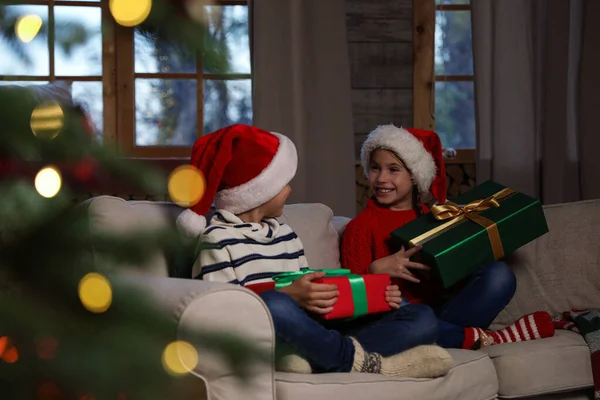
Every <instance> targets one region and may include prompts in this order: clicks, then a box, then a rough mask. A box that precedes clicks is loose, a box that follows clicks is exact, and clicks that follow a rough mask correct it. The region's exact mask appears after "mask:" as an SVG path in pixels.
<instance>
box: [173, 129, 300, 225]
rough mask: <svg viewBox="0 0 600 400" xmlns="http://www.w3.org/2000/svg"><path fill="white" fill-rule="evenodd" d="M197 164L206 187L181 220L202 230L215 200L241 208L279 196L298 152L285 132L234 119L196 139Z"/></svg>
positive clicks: (239, 210) (231, 209) (222, 205)
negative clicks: (234, 122)
mask: <svg viewBox="0 0 600 400" xmlns="http://www.w3.org/2000/svg"><path fill="white" fill-rule="evenodd" d="M191 165H193V166H194V167H196V168H198V169H199V170H200V171H201V172H202V174H203V175H204V178H205V180H206V189H205V192H204V195H203V196H202V198H201V199H200V201H199V202H198V203H197V204H195V205H193V206H192V207H191V208H190V209H188V210H185V211H184V212H182V213H181V214H180V215H179V217H178V218H177V226H178V228H179V229H181V230H182V231H183V232H184V233H186V234H188V235H190V236H197V235H199V234H201V233H202V232H203V231H204V228H205V227H206V219H205V218H204V215H205V214H206V213H207V212H208V211H209V209H210V207H211V205H212V203H213V201H214V203H215V206H216V208H217V209H224V210H227V211H229V212H231V213H233V214H240V213H243V212H246V211H249V210H252V209H253V208H256V207H258V206H260V205H262V204H264V203H266V202H268V201H269V200H271V199H272V198H274V197H275V196H277V194H278V193H279V192H280V191H281V190H282V189H283V188H284V187H285V186H286V185H287V184H288V183H289V182H290V181H291V180H292V178H293V177H294V175H296V168H297V166H298V155H297V153H296V147H295V146H294V143H293V142H292V141H291V140H290V139H288V138H287V137H285V136H283V135H281V134H279V133H275V132H267V131H265V130H262V129H259V128H256V127H253V126H247V125H232V126H229V127H227V128H223V129H220V130H218V131H215V132H213V133H210V134H208V135H205V136H202V137H201V138H199V139H198V140H196V143H194V147H193V149H192V157H191Z"/></svg>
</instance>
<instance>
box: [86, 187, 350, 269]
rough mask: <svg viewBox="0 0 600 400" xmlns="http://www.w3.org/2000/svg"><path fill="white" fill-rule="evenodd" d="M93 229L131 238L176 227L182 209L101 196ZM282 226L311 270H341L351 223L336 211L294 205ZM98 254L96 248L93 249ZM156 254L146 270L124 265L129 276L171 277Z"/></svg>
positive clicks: (165, 260) (93, 209) (93, 203)
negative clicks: (343, 239) (342, 240)
mask: <svg viewBox="0 0 600 400" xmlns="http://www.w3.org/2000/svg"><path fill="white" fill-rule="evenodd" d="M83 206H85V207H87V209H88V214H89V218H90V224H91V226H90V229H96V230H100V231H103V232H108V233H115V234H127V233H131V232H135V231H136V230H138V229H140V228H142V229H144V228H147V229H161V228H167V227H172V226H174V224H175V220H176V218H177V216H178V215H179V213H181V211H183V209H182V208H180V207H178V206H176V205H174V204H173V203H165V202H152V201H126V200H124V199H121V198H119V197H113V196H98V197H94V198H92V199H89V200H88V201H86V202H85V203H84V204H83ZM279 220H280V222H283V223H287V224H289V225H290V226H291V227H292V228H293V229H294V230H295V231H296V233H297V234H298V237H299V238H300V240H301V241H302V243H303V244H304V251H305V253H306V257H307V259H308V263H309V265H310V267H311V268H339V267H340V253H339V236H338V231H339V230H341V229H343V226H344V225H345V223H346V222H347V221H348V219H347V218H343V217H334V216H333V211H332V210H331V209H330V208H329V207H327V206H325V205H323V204H317V203H311V204H290V205H286V206H285V207H284V211H283V216H282V217H281V218H279ZM91 251H92V253H93V252H94V249H93V245H92V248H91ZM148 251H149V252H152V254H151V255H150V258H149V261H148V264H147V265H146V266H145V268H141V266H136V265H122V266H119V267H118V268H119V269H123V270H126V271H127V272H134V273H141V274H147V275H153V276H168V275H169V272H168V271H169V270H170V268H169V262H170V260H171V258H170V257H169V255H168V254H165V253H164V252H163V251H161V250H159V249H151V248H149V249H148Z"/></svg>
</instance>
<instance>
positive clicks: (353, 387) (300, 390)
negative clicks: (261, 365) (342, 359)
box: [275, 350, 498, 400]
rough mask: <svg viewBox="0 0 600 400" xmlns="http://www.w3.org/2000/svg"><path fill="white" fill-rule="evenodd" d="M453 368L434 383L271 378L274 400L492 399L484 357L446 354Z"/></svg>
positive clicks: (354, 376) (356, 377) (365, 377)
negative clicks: (273, 381)
mask: <svg viewBox="0 0 600 400" xmlns="http://www.w3.org/2000/svg"><path fill="white" fill-rule="evenodd" d="M450 353H451V354H452V357H453V358H454V367H453V368H452V369H451V370H450V372H449V373H448V375H446V376H444V377H441V378H437V379H408V378H389V377H385V376H382V375H374V374H359V373H350V374H345V373H336V374H312V375H304V374H289V373H283V372H278V373H276V375H275V382H276V387H277V398H278V399H282V400H305V399H345V400H353V399H356V400H364V399H368V398H370V397H372V394H373V393H377V396H376V398H377V400H388V399H389V400H402V399H410V400H415V399H428V400H435V399H444V400H452V399H457V400H459V399H460V400H464V399H478V400H486V399H495V398H496V393H497V391H498V380H497V377H496V373H495V371H494V366H493V364H492V362H491V360H490V359H489V358H488V356H487V355H486V354H485V353H482V352H476V351H465V350H450Z"/></svg>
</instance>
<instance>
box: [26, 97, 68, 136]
mask: <svg viewBox="0 0 600 400" xmlns="http://www.w3.org/2000/svg"><path fill="white" fill-rule="evenodd" d="M64 119H65V114H64V113H63V110H62V108H61V107H60V105H59V104H58V103H56V102H51V103H45V104H40V105H39V106H37V107H36V108H35V109H34V110H33V112H32V113H31V120H30V122H29V126H30V127H31V131H32V132H33V134H34V135H35V136H37V137H39V138H41V139H46V140H52V139H54V138H55V137H57V136H58V134H59V133H60V131H61V129H62V128H63V126H64Z"/></svg>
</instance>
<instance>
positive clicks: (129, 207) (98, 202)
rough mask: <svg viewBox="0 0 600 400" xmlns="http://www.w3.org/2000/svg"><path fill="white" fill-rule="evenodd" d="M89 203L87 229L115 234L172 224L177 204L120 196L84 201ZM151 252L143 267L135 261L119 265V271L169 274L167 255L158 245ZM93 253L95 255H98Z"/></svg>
mask: <svg viewBox="0 0 600 400" xmlns="http://www.w3.org/2000/svg"><path fill="white" fill-rule="evenodd" d="M84 206H87V207H88V217H89V222H90V229H94V230H98V231H101V232H106V233H113V234H116V235H128V234H131V233H134V232H136V231H140V230H143V229H148V230H152V229H161V228H167V227H169V226H173V225H172V224H174V219H175V215H176V213H177V212H180V210H181V209H180V208H179V207H177V206H175V205H172V204H167V203H159V202H152V201H125V200H124V199H121V198H119V197H113V196H98V197H94V198H92V199H90V200H88V201H87V202H85V203H84ZM148 251H149V252H151V255H150V257H149V259H148V261H147V263H146V264H145V265H144V268H143V269H142V268H141V266H137V265H120V266H118V268H119V270H120V271H121V272H133V273H143V274H145V275H153V276H168V270H169V266H168V257H167V256H166V255H165V253H164V252H163V251H161V250H159V249H148ZM92 254H93V255H94V257H96V258H98V257H99V255H98V254H95V253H94V249H93V246H92Z"/></svg>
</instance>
